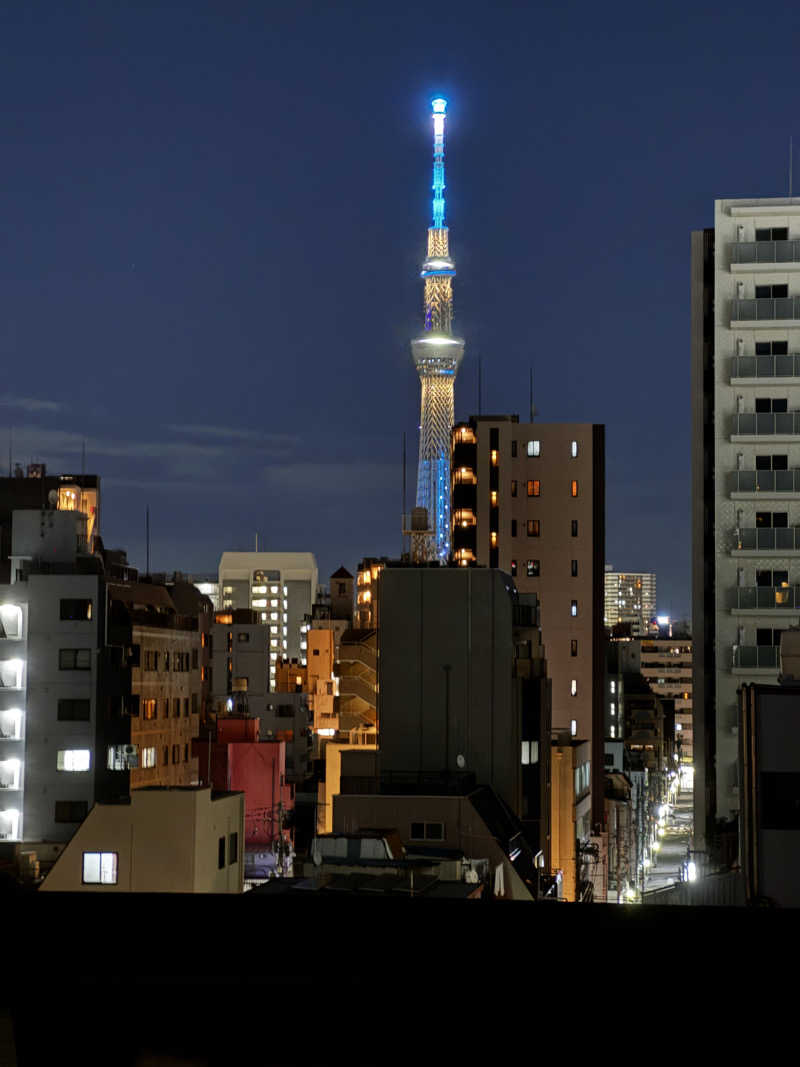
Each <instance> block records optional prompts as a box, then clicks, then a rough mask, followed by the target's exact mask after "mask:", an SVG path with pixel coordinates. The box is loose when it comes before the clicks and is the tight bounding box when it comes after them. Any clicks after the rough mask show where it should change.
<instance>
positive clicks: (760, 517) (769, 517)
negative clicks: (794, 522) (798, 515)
mask: <svg viewBox="0 0 800 1067" xmlns="http://www.w3.org/2000/svg"><path fill="white" fill-rule="evenodd" d="M788 525H789V513H788V511H757V512H756V526H762V527H771V528H773V529H775V528H780V529H785V528H786V527H787V526H788Z"/></svg>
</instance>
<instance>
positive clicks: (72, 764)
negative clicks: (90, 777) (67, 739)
mask: <svg viewBox="0 0 800 1067" xmlns="http://www.w3.org/2000/svg"><path fill="white" fill-rule="evenodd" d="M91 762H92V754H91V752H90V751H89V749H88V748H66V749H62V750H61V751H60V752H59V753H58V756H57V758H56V767H57V769H58V770H59V771H88V770H89V767H90V765H91Z"/></svg>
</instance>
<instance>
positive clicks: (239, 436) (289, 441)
mask: <svg viewBox="0 0 800 1067" xmlns="http://www.w3.org/2000/svg"><path fill="white" fill-rule="evenodd" d="M167 429H168V430H171V431H172V432H173V433H184V434H191V435H193V436H197V437H216V438H222V439H228V440H231V441H252V442H253V443H254V444H263V445H294V444H297V441H298V440H299V438H298V437H297V436H295V435H294V434H288V433H259V432H258V431H256V430H241V429H239V428H238V427H235V426H193V425H187V424H185V423H179V424H173V425H170V426H167Z"/></svg>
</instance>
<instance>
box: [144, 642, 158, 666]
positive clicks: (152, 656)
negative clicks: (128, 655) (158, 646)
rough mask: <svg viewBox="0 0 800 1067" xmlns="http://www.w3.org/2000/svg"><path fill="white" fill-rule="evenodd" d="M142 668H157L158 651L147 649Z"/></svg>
mask: <svg viewBox="0 0 800 1067" xmlns="http://www.w3.org/2000/svg"><path fill="white" fill-rule="evenodd" d="M144 669H145V670H146V671H157V670H158V652H156V651H155V650H154V649H152V648H151V649H148V650H146V651H145V654H144Z"/></svg>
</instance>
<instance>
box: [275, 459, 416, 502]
mask: <svg viewBox="0 0 800 1067" xmlns="http://www.w3.org/2000/svg"><path fill="white" fill-rule="evenodd" d="M262 476H263V479H264V481H265V483H266V484H267V486H268V487H269V488H271V489H280V490H283V491H290V492H292V491H294V492H299V493H337V494H343V493H364V492H374V491H380V490H381V489H386V488H390V489H391V490H392V491H394V490H395V489H396V487H397V485H399V482H400V477H401V475H400V466H399V464H397V463H362V462H360V461H357V460H356V461H354V462H352V463H348V462H347V461H345V460H342V461H338V462H336V463H306V462H300V463H284V464H280V465H278V464H275V465H272V466H269V467H265V468H264V471H263V475H262Z"/></svg>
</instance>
